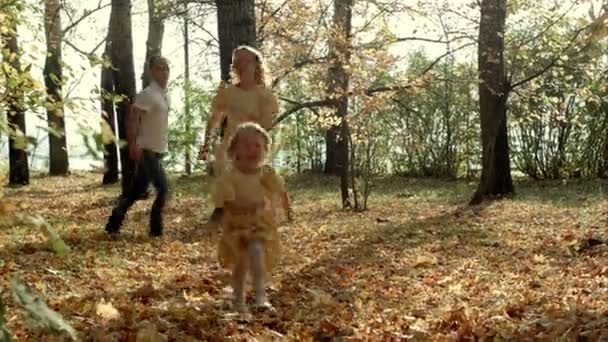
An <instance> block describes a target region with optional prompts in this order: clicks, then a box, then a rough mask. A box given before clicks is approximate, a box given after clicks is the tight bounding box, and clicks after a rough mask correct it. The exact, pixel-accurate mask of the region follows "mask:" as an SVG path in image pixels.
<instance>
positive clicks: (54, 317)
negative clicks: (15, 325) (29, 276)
mask: <svg viewBox="0 0 608 342" xmlns="http://www.w3.org/2000/svg"><path fill="white" fill-rule="evenodd" d="M11 289H12V290H13V295H14V297H15V301H16V302H17V303H19V305H20V306H21V307H22V308H23V309H25V311H26V312H27V314H28V315H29V317H30V318H31V319H32V320H33V322H34V323H36V324H39V325H41V326H43V327H44V328H47V329H49V330H52V331H57V332H65V333H67V334H68V335H69V336H70V337H71V338H72V340H74V341H77V340H78V337H77V334H76V330H74V328H72V326H71V325H70V324H69V323H68V322H66V321H65V320H64V319H63V317H62V316H61V315H60V314H58V313H57V312H55V311H53V310H51V309H49V307H48V306H47V305H46V304H45V303H44V302H43V301H42V299H40V298H39V297H37V296H35V295H34V294H32V293H31V292H30V291H29V290H28V289H27V288H26V287H25V285H23V283H21V282H20V281H18V280H17V279H12V280H11Z"/></svg>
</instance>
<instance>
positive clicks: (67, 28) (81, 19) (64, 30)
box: [61, 1, 111, 36]
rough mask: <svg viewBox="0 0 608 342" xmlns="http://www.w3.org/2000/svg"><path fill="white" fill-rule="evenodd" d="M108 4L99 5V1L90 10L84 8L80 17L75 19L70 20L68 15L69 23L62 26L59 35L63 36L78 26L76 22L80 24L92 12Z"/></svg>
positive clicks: (108, 4)
mask: <svg viewBox="0 0 608 342" xmlns="http://www.w3.org/2000/svg"><path fill="white" fill-rule="evenodd" d="M110 5H111V3H107V4H105V5H101V1H100V2H99V4H97V7H95V8H93V9H91V10H85V11H84V14H83V15H82V16H81V17H80V18H78V19H77V20H76V21H74V20H72V16H69V17H70V21H71V23H70V25H68V26H67V27H66V28H64V29H63V30H62V31H61V36H65V35H66V34H67V33H68V32H69V31H71V30H72V29H73V28H75V27H76V26H78V24H80V23H81V22H82V21H83V20H85V19H86V18H88V17H90V16H91V15H92V14H94V13H95V12H97V11H100V10H102V9H104V8H106V7H109V6H110Z"/></svg>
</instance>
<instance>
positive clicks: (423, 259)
mask: <svg viewBox="0 0 608 342" xmlns="http://www.w3.org/2000/svg"><path fill="white" fill-rule="evenodd" d="M436 263H437V258H436V257H435V256H434V255H419V256H418V257H417V258H416V261H414V264H413V265H412V267H418V266H428V265H434V264H436Z"/></svg>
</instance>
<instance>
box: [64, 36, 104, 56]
mask: <svg viewBox="0 0 608 342" xmlns="http://www.w3.org/2000/svg"><path fill="white" fill-rule="evenodd" d="M105 41H106V38H105V37H104V38H103V39H102V40H101V41H99V43H97V45H95V47H94V48H93V50H91V52H86V51H83V50H82V49H80V48H79V47H77V46H76V45H74V44H73V43H72V42H71V41H69V40H68V39H63V42H64V43H65V44H66V45H67V46H69V47H71V48H72V49H74V51H76V52H78V53H80V54H81V55H83V56H85V57H87V58H89V57H90V56H91V55H94V54H95V53H96V52H97V50H98V49H99V48H100V47H101V45H102V44H103V43H104V42H105Z"/></svg>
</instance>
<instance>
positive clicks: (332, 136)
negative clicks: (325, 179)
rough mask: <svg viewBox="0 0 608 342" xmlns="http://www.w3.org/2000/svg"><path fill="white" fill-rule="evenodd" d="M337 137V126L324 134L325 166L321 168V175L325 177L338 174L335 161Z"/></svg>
mask: <svg viewBox="0 0 608 342" xmlns="http://www.w3.org/2000/svg"><path fill="white" fill-rule="evenodd" d="M337 136H338V127H337V126H332V127H330V128H328V129H327V131H326V132H325V165H324V166H323V173H324V174H326V175H337V174H338V166H337V165H338V162H337V161H336V140H337Z"/></svg>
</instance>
